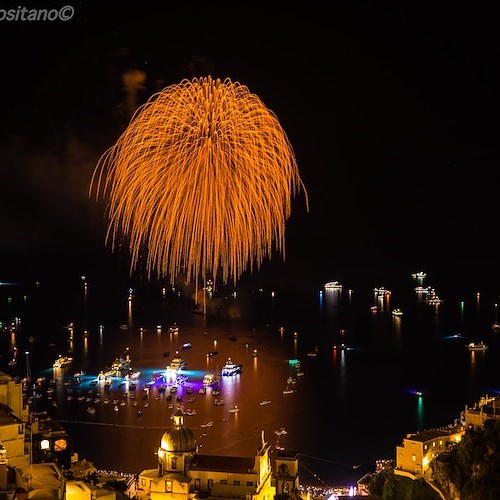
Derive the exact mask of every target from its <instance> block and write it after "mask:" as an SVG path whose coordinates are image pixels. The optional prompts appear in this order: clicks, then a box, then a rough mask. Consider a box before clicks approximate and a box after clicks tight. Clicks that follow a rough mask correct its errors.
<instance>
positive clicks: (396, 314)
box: [392, 308, 403, 316]
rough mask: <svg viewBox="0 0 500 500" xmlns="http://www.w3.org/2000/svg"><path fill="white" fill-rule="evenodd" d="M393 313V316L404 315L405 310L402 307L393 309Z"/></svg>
mask: <svg viewBox="0 0 500 500" xmlns="http://www.w3.org/2000/svg"><path fill="white" fill-rule="evenodd" d="M392 315H393V316H403V311H402V310H401V309H399V308H398V309H394V310H393V311H392Z"/></svg>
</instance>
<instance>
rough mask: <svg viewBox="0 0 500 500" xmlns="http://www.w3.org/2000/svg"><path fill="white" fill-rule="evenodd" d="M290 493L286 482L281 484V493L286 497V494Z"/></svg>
mask: <svg viewBox="0 0 500 500" xmlns="http://www.w3.org/2000/svg"><path fill="white" fill-rule="evenodd" d="M289 491H290V486H289V485H288V483H287V482H286V481H284V482H283V493H284V494H285V495H288V492H289Z"/></svg>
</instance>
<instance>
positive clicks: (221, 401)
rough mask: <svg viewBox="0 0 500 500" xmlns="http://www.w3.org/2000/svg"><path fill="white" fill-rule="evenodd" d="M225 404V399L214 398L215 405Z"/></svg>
mask: <svg viewBox="0 0 500 500" xmlns="http://www.w3.org/2000/svg"><path fill="white" fill-rule="evenodd" d="M223 404H224V400H223V399H214V405H215V406H222V405H223Z"/></svg>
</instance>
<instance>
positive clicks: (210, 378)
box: [203, 373, 220, 387]
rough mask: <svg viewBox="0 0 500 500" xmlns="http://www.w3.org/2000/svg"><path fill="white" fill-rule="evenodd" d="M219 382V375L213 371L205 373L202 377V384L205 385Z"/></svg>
mask: <svg viewBox="0 0 500 500" xmlns="http://www.w3.org/2000/svg"><path fill="white" fill-rule="evenodd" d="M219 382H220V376H219V375H215V374H213V373H207V374H206V375H205V376H204V377H203V385H204V386H205V387H209V386H211V385H215V384H218V383H219Z"/></svg>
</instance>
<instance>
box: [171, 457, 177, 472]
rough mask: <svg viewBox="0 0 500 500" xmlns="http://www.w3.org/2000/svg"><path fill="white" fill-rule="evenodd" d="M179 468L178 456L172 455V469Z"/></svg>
mask: <svg viewBox="0 0 500 500" xmlns="http://www.w3.org/2000/svg"><path fill="white" fill-rule="evenodd" d="M175 469H177V457H172V470H175Z"/></svg>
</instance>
